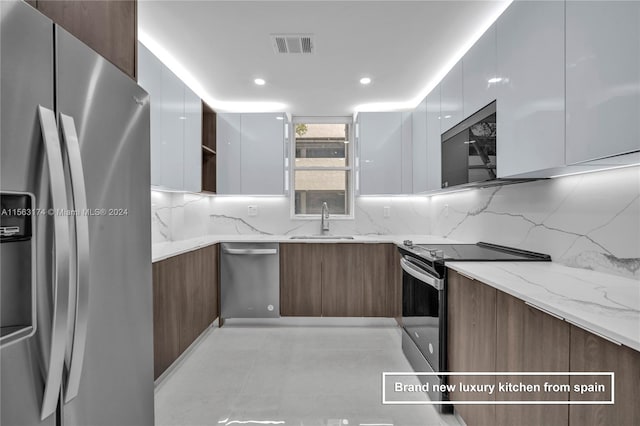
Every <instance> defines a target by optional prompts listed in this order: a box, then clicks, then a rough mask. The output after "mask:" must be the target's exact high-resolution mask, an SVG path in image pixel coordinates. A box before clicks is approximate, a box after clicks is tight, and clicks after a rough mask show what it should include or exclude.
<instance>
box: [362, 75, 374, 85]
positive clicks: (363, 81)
mask: <svg viewBox="0 0 640 426" xmlns="http://www.w3.org/2000/svg"><path fill="white" fill-rule="evenodd" d="M369 83H371V79H370V78H369V77H362V78H361V79H360V84H365V85H366V84H369Z"/></svg>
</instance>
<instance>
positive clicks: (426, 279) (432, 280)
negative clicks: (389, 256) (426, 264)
mask: <svg viewBox="0 0 640 426" xmlns="http://www.w3.org/2000/svg"><path fill="white" fill-rule="evenodd" d="M400 266H401V267H402V270H403V271H405V272H406V273H407V274H409V275H411V276H412V277H414V278H415V279H417V280H420V281H422V282H423V283H425V284H429V285H430V286H431V287H433V288H435V289H436V290H438V291H440V290H442V289H443V288H444V280H442V279H439V278H436V277H434V276H432V275H430V274H428V273H427V272H425V271H424V270H422V269H420V268H419V267H417V266H414V265H413V264H412V263H411V262H409V261H408V260H407V259H404V258H403V259H400Z"/></svg>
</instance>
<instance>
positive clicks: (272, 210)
mask: <svg viewBox="0 0 640 426" xmlns="http://www.w3.org/2000/svg"><path fill="white" fill-rule="evenodd" d="M250 205H251V206H257V208H258V214H257V215H256V216H249V214H248V207H249V206H250ZM385 207H389V212H390V215H389V217H384V208H385ZM151 214H152V228H153V232H152V236H153V243H158V242H163V241H175V240H183V239H188V238H194V237H197V236H201V235H206V234H218V235H229V234H267V235H313V234H319V233H320V220H319V219H315V220H308V219H291V217H290V216H291V215H290V205H289V198H287V197H284V196H282V197H241V196H239V197H228V196H207V195H200V194H184V193H171V192H159V191H152V196H151ZM428 230H429V199H428V198H427V197H424V196H411V197H358V198H357V199H356V202H355V214H354V219H338V218H336V217H332V218H331V219H330V233H331V234H334V235H391V234H394V235H397V234H427V233H428Z"/></svg>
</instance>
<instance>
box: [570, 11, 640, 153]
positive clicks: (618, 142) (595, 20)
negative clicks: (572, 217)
mask: <svg viewBox="0 0 640 426" xmlns="http://www.w3.org/2000/svg"><path fill="white" fill-rule="evenodd" d="M566 6H567V8H566V14H567V38H566V43H567V50H566V55H567V57H566V73H567V98H566V101H567V141H566V142H567V164H574V163H579V162H584V161H588V160H593V159H597V158H603V157H608V156H612V155H617V154H623V153H627V152H630V151H637V150H640V2H638V1H568V2H567V3H566Z"/></svg>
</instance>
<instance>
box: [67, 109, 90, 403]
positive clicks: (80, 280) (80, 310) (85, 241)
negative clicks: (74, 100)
mask: <svg viewBox="0 0 640 426" xmlns="http://www.w3.org/2000/svg"><path fill="white" fill-rule="evenodd" d="M60 121H61V124H62V138H63V143H64V147H65V151H66V153H67V156H68V159H69V171H70V175H71V188H72V191H73V203H74V210H75V215H74V218H75V228H76V232H75V237H76V268H77V270H76V275H75V277H76V285H75V289H76V298H75V300H76V306H75V320H74V327H73V342H72V349H71V357H70V363H69V375H68V377H67V383H66V390H65V396H64V401H65V402H69V401H71V400H72V399H73V398H75V397H76V396H78V388H79V387H80V376H81V375H82V365H83V362H84V353H85V346H86V342H87V321H88V317H89V259H90V254H89V250H90V247H89V220H88V211H87V192H86V189H85V184H84V170H83V168H82V157H81V156H80V143H79V141H78V134H77V132H76V124H75V121H74V120H73V117H70V116H68V115H64V114H60ZM71 308H72V307H70V310H71V312H73V309H71ZM70 315H73V314H72V313H70Z"/></svg>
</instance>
